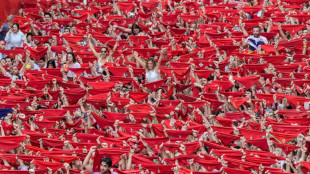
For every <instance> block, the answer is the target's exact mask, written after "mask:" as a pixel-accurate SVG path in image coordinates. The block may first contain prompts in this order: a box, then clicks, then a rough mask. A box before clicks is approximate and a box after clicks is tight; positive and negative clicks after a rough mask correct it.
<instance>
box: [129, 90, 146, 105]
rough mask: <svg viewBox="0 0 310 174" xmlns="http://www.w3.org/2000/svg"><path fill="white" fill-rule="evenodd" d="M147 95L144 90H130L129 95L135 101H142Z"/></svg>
mask: <svg viewBox="0 0 310 174" xmlns="http://www.w3.org/2000/svg"><path fill="white" fill-rule="evenodd" d="M148 95H149V93H146V92H134V91H132V92H130V93H129V97H130V98H132V99H133V100H134V101H135V102H138V103H140V102H142V101H143V100H144V99H146V97H147V96H148Z"/></svg>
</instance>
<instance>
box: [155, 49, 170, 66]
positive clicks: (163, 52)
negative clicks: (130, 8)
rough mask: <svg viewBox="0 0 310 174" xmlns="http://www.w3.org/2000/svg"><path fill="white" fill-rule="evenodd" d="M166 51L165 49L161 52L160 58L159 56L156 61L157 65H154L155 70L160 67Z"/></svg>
mask: <svg viewBox="0 0 310 174" xmlns="http://www.w3.org/2000/svg"><path fill="white" fill-rule="evenodd" d="M167 50H168V48H165V49H163V50H161V52H160V56H159V59H158V62H157V64H156V67H155V69H158V68H159V67H160V64H161V60H162V59H163V57H164V56H165V55H166V53H167Z"/></svg>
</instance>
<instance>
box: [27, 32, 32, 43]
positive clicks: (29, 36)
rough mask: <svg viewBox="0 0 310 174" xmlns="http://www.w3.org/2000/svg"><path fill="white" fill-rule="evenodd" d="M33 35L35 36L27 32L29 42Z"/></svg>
mask: <svg viewBox="0 0 310 174" xmlns="http://www.w3.org/2000/svg"><path fill="white" fill-rule="evenodd" d="M32 36H33V35H32V33H27V35H26V40H27V42H28V43H29V42H31V41H32Z"/></svg>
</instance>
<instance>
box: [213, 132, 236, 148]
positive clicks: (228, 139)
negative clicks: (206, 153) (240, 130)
mask: <svg viewBox="0 0 310 174" xmlns="http://www.w3.org/2000/svg"><path fill="white" fill-rule="evenodd" d="M216 135H217V137H218V138H219V139H220V140H221V142H222V143H223V145H224V146H228V145H229V144H230V143H232V142H234V141H235V140H239V137H238V136H234V135H231V134H226V133H222V132H217V133H216Z"/></svg>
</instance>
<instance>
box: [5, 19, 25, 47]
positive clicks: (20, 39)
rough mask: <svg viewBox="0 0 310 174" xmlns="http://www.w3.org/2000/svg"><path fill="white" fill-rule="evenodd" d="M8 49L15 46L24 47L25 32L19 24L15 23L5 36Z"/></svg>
mask: <svg viewBox="0 0 310 174" xmlns="http://www.w3.org/2000/svg"><path fill="white" fill-rule="evenodd" d="M5 42H6V49H13V48H15V47H23V44H24V33H22V32H21V31H20V29H19V25H18V24H17V23H14V24H13V25H12V27H11V29H10V30H9V31H8V33H7V34H6V36H5Z"/></svg>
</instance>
